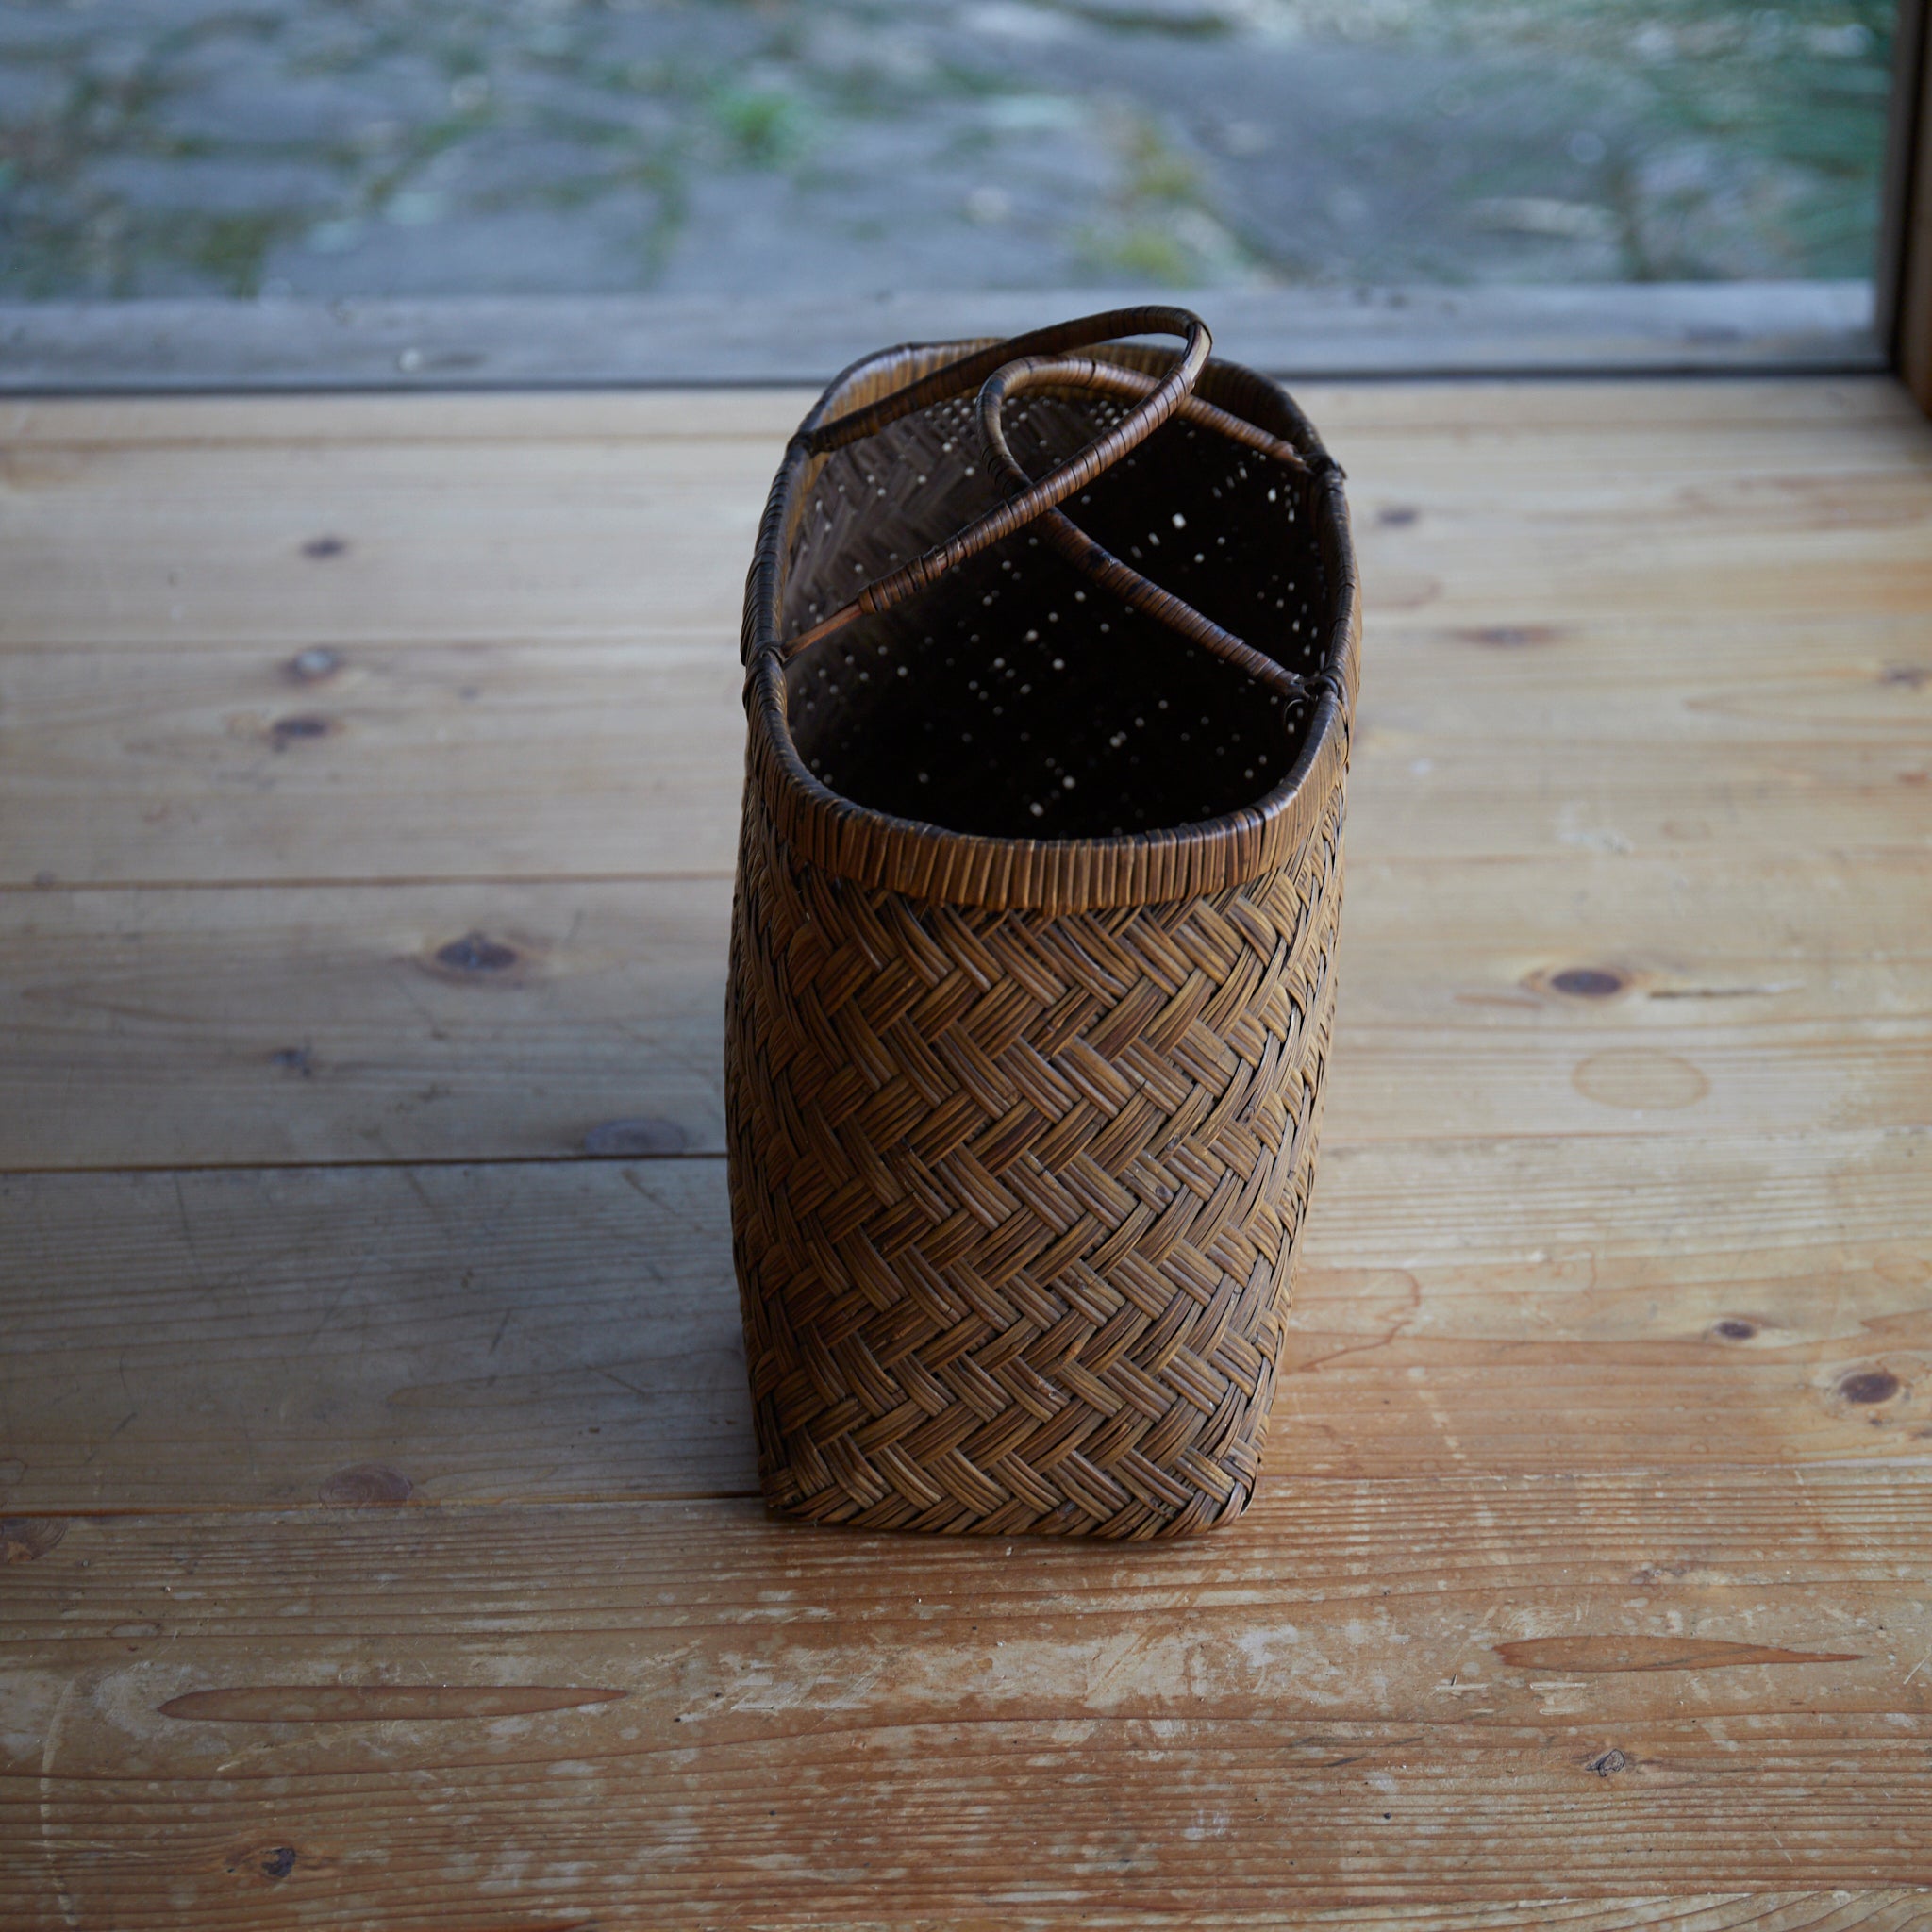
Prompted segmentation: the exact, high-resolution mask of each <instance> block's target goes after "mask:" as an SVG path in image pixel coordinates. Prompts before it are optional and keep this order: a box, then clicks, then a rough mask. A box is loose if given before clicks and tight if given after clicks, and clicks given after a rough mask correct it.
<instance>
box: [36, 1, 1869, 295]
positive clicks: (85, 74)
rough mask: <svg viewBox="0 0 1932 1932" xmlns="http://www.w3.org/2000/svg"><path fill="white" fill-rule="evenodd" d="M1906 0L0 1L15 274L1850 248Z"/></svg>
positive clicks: (1198, 274)
mask: <svg viewBox="0 0 1932 1932" xmlns="http://www.w3.org/2000/svg"><path fill="white" fill-rule="evenodd" d="M1891 25H1892V5H1891V0H1791V4H1789V5H1785V6H1781V7H1778V8H1754V7H1740V6H1734V5H1726V4H1724V0H813V4H808V5H778V4H762V5H761V4H753V0H503V4H489V5H485V4H466V0H4V4H0V299H12V300H22V299H28V300H37V299H57V298H58V299H68V300H71V299H75V298H92V297H100V298H116V297H133V296H181V295H221V296H236V297H254V296H267V297H270V298H274V297H275V296H300V297H310V298H315V297H322V298H333V297H338V296H353V295H442V294H448V295H460V294H558V293H570V292H591V291H601V292H614V291H655V292H663V293H681V294H691V293H701V292H702V293H713V294H718V293H723V294H735V293H742V294H743V295H745V296H746V297H747V298H750V299H756V298H757V297H758V296H759V295H763V294H772V293H778V292H784V293H790V294H807V295H809V294H820V293H834V292H839V291H849V292H853V293H878V292H886V291H904V290H908V289H920V290H933V291H952V290H960V289H1011V290H1025V289H1036V288H1055V289H1064V288H1070V287H1074V286H1078V285H1082V284H1095V285H1108V286H1114V287H1119V286H1122V285H1125V284H1145V283H1150V282H1151V283H1165V284H1173V285H1176V286H1186V287H1189V288H1194V289H1201V288H1211V287H1241V288H1266V287H1270V286H1276V285H1293V284H1328V285H1336V284H1352V283H1419V282H1420V283H1448V284H1474V283H1493V282H1538V281H1561V282H1577V281H1601V280H1614V281H1633V280H1634V281H1643V280H1674V281H1676V280H1711V279H1719V280H1724V279H1764V278H1770V279H1782V278H1789V277H1800V278H1807V277H1829V278H1842V277H1858V276H1863V275H1868V274H1870V272H1871V267H1872V262H1873V256H1874V236H1875V229H1876V224H1877V217H1878V198H1879V176H1880V170H1881V164H1882V158H1883V149H1884V141H1885V124H1886V108H1887V90H1888V85H1889V61H1890V32H1891Z"/></svg>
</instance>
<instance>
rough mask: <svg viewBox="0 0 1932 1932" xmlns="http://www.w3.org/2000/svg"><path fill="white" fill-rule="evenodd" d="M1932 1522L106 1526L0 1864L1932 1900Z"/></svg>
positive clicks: (1391, 1506)
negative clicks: (1117, 1535)
mask: <svg viewBox="0 0 1932 1932" xmlns="http://www.w3.org/2000/svg"><path fill="white" fill-rule="evenodd" d="M1927 1481H1928V1478H1927V1475H1926V1473H1925V1472H1924V1470H1923V1469H1922V1470H1920V1471H1917V1472H1915V1473H1912V1474H1909V1475H1907V1474H1903V1473H1901V1472H1899V1471H1897V1470H1895V1469H1870V1470H1857V1469H1850V1468H1835V1469H1821V1470H1818V1471H1815V1472H1812V1473H1809V1474H1807V1475H1806V1476H1805V1478H1804V1479H1803V1480H1802V1481H1800V1480H1799V1479H1798V1478H1797V1477H1796V1476H1795V1475H1794V1474H1790V1473H1785V1472H1776V1471H1759V1470H1749V1471H1738V1470H1733V1471H1725V1472H1722V1473H1717V1472H1713V1473H1710V1474H1705V1475H1702V1476H1693V1475H1686V1474H1674V1475H1669V1476H1666V1475H1662V1474H1656V1473H1645V1474H1633V1475H1627V1476H1622V1477H1614V1478H1613V1477H1574V1478H1568V1479H1562V1480H1555V1481H1528V1480H1524V1479H1516V1480H1507V1479H1501V1480H1499V1479H1497V1478H1494V1477H1484V1478H1477V1477H1464V1478H1450V1479H1435V1480H1427V1481H1414V1482H1386V1481H1385V1482H1378V1483H1374V1484H1368V1485H1354V1484H1341V1483H1305V1484H1298V1485H1282V1486H1278V1487H1277V1488H1276V1489H1275V1490H1274V1491H1272V1492H1271V1495H1270V1497H1269V1499H1268V1501H1267V1503H1266V1505H1265V1508H1264V1513H1263V1514H1262V1516H1261V1518H1260V1519H1259V1520H1258V1521H1257V1522H1256V1523H1255V1524H1253V1525H1252V1526H1251V1527H1250V1528H1249V1529H1247V1530H1244V1531H1237V1532H1233V1533H1230V1534H1226V1535H1220V1536H1212V1537H1208V1538H1204V1539H1201V1540H1199V1541H1194V1542H1191V1543H1185V1544H1179V1545H1174V1546H1168V1547H1161V1548H1155V1549H1121V1548H1119V1547H1108V1546H1096V1545H1092V1544H1087V1545H1080V1544H1062V1545H1055V1544H1052V1543H1050V1542H1046V1543H1041V1542H1035V1543H1027V1542H1024V1541H1023V1542H1020V1543H1017V1544H1014V1545H1011V1546H1004V1545H1002V1544H1000V1543H999V1542H997V1541H993V1542H983V1541H974V1540H970V1539H967V1540H961V1541H958V1542H951V1541H941V1540H908V1539H891V1538H868V1537H862V1536H858V1535H849V1536H848V1535H826V1534H824V1533H815V1532H811V1531H802V1530H799V1529H798V1528H796V1527H787V1526H781V1525H777V1524H771V1523H768V1522H766V1521H764V1520H763V1519H762V1518H761V1516H760V1513H759V1512H758V1509H757V1508H756V1507H755V1506H753V1505H751V1504H749V1503H688V1504H682V1505H648V1506H629V1507H625V1506H616V1505H602V1506H594V1507H584V1508H580V1509H574V1510H558V1509H546V1510H520V1509H498V1510H488V1511H480V1510H416V1509H404V1510H363V1511H360V1512H345V1513H341V1514H336V1515H325V1514H311V1515H307V1516H293V1517H291V1516H281V1517H263V1516H256V1515H251V1516H227V1517H220V1518H212V1519H211V1518H207V1517H189V1518H174V1519H153V1518H146V1519H143V1518H128V1517H119V1518H104V1519H94V1520H91V1521H85V1522H79V1523H75V1524H72V1525H71V1526H70V1527H69V1528H68V1530H67V1533H66V1535H65V1536H64V1537H63V1538H62V1539H61V1540H60V1541H59V1542H58V1543H57V1544H55V1545H53V1546H52V1547H51V1548H48V1549H46V1550H44V1551H43V1552H42V1554H41V1555H40V1556H39V1557H37V1559H35V1560H33V1561H31V1562H25V1563H20V1564H16V1565H14V1566H11V1568H10V1570H9V1574H8V1594H7V1599H6V1603H7V1611H8V1634H9V1637H10V1639H11V1641H10V1644H9V1650H10V1654H11V1659H12V1662H13V1666H14V1668H13V1672H12V1685H13V1688H12V1691H11V1696H12V1710H13V1713H14V1717H15V1723H14V1724H12V1725H9V1727H8V1736H7V1738H6V1740H5V1742H4V1744H0V1750H4V1753H5V1757H4V1758H0V1762H4V1764H5V1766H6V1772H7V1775H6V1776H5V1777H4V1779H0V1832H4V1833H5V1834H6V1837H7V1839H8V1841H9V1843H10V1845H11V1847H12V1850H13V1858H14V1862H15V1866H16V1869H17V1870H20V1871H22V1872H24V1873H25V1874H28V1890H27V1894H26V1895H27V1896H28V1898H30V1899H31V1901H32V1905H33V1908H34V1909H35V1910H36V1911H37V1912H40V1913H42V1914H44V1915H46V1922H48V1923H51V1921H52V1918H53V1914H54V1913H55V1912H56V1911H65V1912H67V1913H69V1914H71V1915H72V1921H73V1923H76V1924H80V1923H91V1922H100V1921H104V1920H105V1921H110V1922H111V1923H112V1924H115V1925H116V1927H117V1928H119V1927H124V1926H125V1927H128V1928H130V1932H132V1928H140V1927H143V1926H153V1925H162V1924H167V1925H179V1924H194V1925H196V1926H197V1927H203V1928H207V1932H219V1928H221V1927H224V1926H230V1925H234V1926H242V1925H245V1926H248V1927H250V1928H254V1927H258V1926H260V1925H262V1924H288V1923H295V1922H298V1921H299V1922H301V1923H306V1924H337V1925H348V1924H368V1923H381V1924H403V1923H423V1924H433V1923H438V1922H439V1915H441V1919H442V1920H449V1919H452V1918H454V1919H456V1920H457V1921H458V1922H459V1923H461V1924H465V1925H476V1924H481V1925H486V1926H498V1927H508V1926H511V1925H517V1926H524V1927H528V1926H531V1925H545V1926H561V1925H580V1924H585V1923H587V1922H590V1923H597V1924H602V1923H606V1920H607V1915H610V1914H615V1915H617V1917H618V1921H619V1923H626V1924H627V1923H633V1922H635V1923H661V1922H662V1921H663V1919H664V1918H665V1917H667V1916H670V1917H673V1918H675V1919H679V1920H682V1919H684V1918H686V1917H687V1916H688V1915H691V1914H692V1913H697V1914H699V1915H701V1916H702V1917H703V1918H704V1919H705V1920H706V1921H707V1922H710V1923H732V1924H738V1923H742V1924H766V1925H773V1926H777V1925H799V1924H826V1923H828V1922H830V1923H837V1924H846V1923H854V1922H865V1921H867V1920H891V1921H892V1922H895V1923H900V1924H904V1923H907V1922H908V1921H910V1922H921V1921H924V1922H931V1921H940V1922H945V1923H958V1922H962V1921H963V1922H969V1923H978V1924H993V1923H997V1924H1041V1925H1061V1924H1069V1923H1071V1922H1073V1921H1074V1920H1075V1919H1078V1920H1082V1921H1084V1920H1087V1919H1089V1918H1091V1916H1093V1915H1095V1914H1108V1913H1110V1914H1112V1915H1113V1916H1114V1918H1115V1919H1116V1920H1117V1921H1118V1922H1121V1923H1124V1924H1136V1923H1139V1924H1151V1923H1153V1922H1154V1921H1155V1920H1157V1919H1160V1918H1164V1919H1165V1920H1166V1922H1168V1923H1172V1921H1173V1919H1174V1917H1176V1916H1181V1917H1185V1918H1191V1914H1192V1913H1193V1912H1194V1911H1195V1910H1196V1909H1197V1908H1199V1907H1204V1906H1205V1907H1208V1908H1209V1909H1210V1910H1212V1911H1214V1912H1218V1913H1221V1914H1224V1915H1226V1916H1227V1918H1232V1917H1233V1916H1234V1915H1236V1914H1239V1913H1241V1912H1242V1911H1246V1912H1248V1913H1251V1914H1253V1913H1259V1914H1262V1915H1264V1916H1266V1917H1269V1918H1276V1917H1278V1916H1280V1915H1282V1914H1283V1913H1284V1911H1292V1910H1293V1908H1294V1907H1296V1906H1299V1905H1301V1904H1304V1903H1306V1904H1307V1905H1310V1906H1315V1905H1325V1906H1340V1905H1344V1904H1354V1905H1356V1906H1357V1907H1360V1906H1366V1905H1370V1904H1373V1903H1375V1902H1378V1901H1387V1902H1389V1903H1391V1904H1398V1903H1405V1904H1413V1903H1415V1902H1417V1901H1426V1900H1429V1899H1435V1900H1437V1901H1455V1902H1457V1903H1464V1904H1466V1903H1467V1902H1469V1901H1473V1900H1481V1899H1484V1898H1490V1899H1494V1900H1497V1901H1502V1902H1507V1901H1521V1900H1523V1899H1524V1898H1526V1897H1534V1896H1543V1897H1549V1898H1553V1899H1557V1898H1562V1897H1565V1896H1566V1895H1567V1896H1573V1897H1574V1895H1576V1894H1578V1893H1584V1894H1588V1893H1591V1892H1597V1893H1602V1892H1606V1891H1608V1892H1611V1893H1612V1894H1614V1893H1616V1892H1619V1891H1621V1892H1624V1893H1626V1894H1627V1893H1628V1892H1629V1891H1630V1890H1633V1889H1634V1888H1635V1887H1636V1886H1637V1885H1639V1884H1642V1885H1646V1886H1648V1887H1649V1888H1651V1889H1652V1890H1657V1891H1662V1892H1670V1891H1673V1890H1684V1891H1689V1892H1692V1893H1696V1892H1704V1893H1708V1892H1710V1891H1712V1890H1717V1891H1724V1890H1728V1889H1732V1888H1744V1887H1748V1886H1750V1885H1751V1884H1753V1883H1754V1882H1757V1880H1758V1879H1759V1877H1760V1876H1761V1874H1766V1873H1783V1874H1789V1876H1788V1877H1787V1880H1786V1882H1787V1883H1795V1884H1797V1885H1800V1886H1802V1887H1804V1888H1806V1889H1807V1890H1813V1891H1818V1890H1828V1889H1830V1888H1832V1887H1833V1886H1838V1885H1843V1886H1847V1887H1850V1886H1863V1887H1867V1888H1870V1887H1874V1886H1894V1887H1906V1886H1923V1885H1924V1884H1926V1883H1927V1882H1928V1881H1932V1837H1928V1835H1927V1833H1926V1829H1925V1826H1926V1823H1927V1817H1928V1813H1927V1808H1926V1799H1925V1796H1924V1790H1923V1785H1924V1778H1923V1770H1924V1757H1925V1753H1926V1750H1927V1748H1928V1745H1932V1684H1928V1683H1927V1682H1926V1681H1925V1675H1926V1674H1925V1672H1924V1670H1917V1671H1916V1674H1915V1666H1917V1665H1918V1664H1919V1663H1920V1661H1921V1659H1922V1658H1923V1657H1924V1656H1925V1655H1926V1653H1927V1652H1928V1650H1932V1611H1928V1608H1927V1606H1926V1601H1925V1597H1924V1590H1923V1582H1924V1573H1925V1561H1926V1557H1927V1556H1928V1554H1932V1532H1928V1524H1932V1508H1928V1502H1932V1497H1928V1495H1927V1494H1926V1493H1925V1491H1926V1488H1927ZM1008 1548H1009V1549H1010V1554H1008ZM1553 1660H1554V1661H1553ZM424 1687H437V1691H436V1696H435V1698H434V1700H433V1701H431V1700H429V1699H428V1698H427V1697H426V1695H425V1688H424ZM611 1692H617V1693H621V1694H619V1695H617V1696H614V1697H613V1696H611V1695H610V1694H609V1693H611ZM593 1696H594V1697H595V1698H596V1699H597V1701H595V1702H591V1701H590V1699H591V1697H593ZM512 1705H515V1706H519V1707H521V1709H522V1710H523V1712H524V1713H525V1714H522V1715H514V1716H505V1715H504V1714H503V1713H504V1711H505V1709H506V1708H507V1707H509V1706H512ZM318 1718H320V1720H321V1721H317V1720H318ZM157 1807H165V1813H166V1816H167V1817H168V1819H169V1829H168V1831H167V1833H166V1835H165V1837H161V1836H158V1835H157V1834H156V1833H155V1831H154V1829H153V1824H152V1821H153V1819H154V1817H155V1816H156V1813H157ZM285 1854H286V1856H285ZM264 1881H266V1882H264ZM479 1913H480V1914H481V1916H480V1917H479V1916H478V1914H479ZM513 1915H514V1916H513ZM1224 1923H1225V1919H1224ZM1558 1923H1560V1922H1558ZM1586 1923H1587V1922H1586ZM1747 1923H1748V1922H1747ZM1907 1923H1909V1921H1907Z"/></svg>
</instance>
